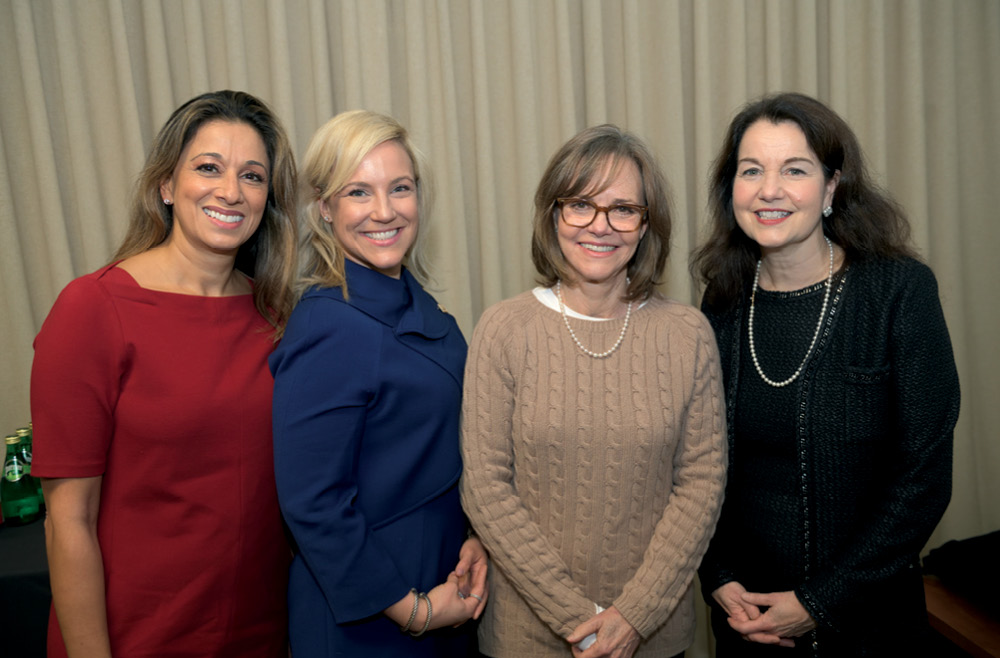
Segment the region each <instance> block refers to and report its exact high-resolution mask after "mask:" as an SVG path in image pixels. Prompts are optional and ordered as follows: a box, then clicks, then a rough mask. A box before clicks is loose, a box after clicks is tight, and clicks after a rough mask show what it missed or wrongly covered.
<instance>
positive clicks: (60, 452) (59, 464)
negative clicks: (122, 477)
mask: <svg viewBox="0 0 1000 658" xmlns="http://www.w3.org/2000/svg"><path fill="white" fill-rule="evenodd" d="M34 347H35V357H34V362H33V363H32V368H31V417H32V423H33V430H34V459H33V463H32V472H33V473H34V474H35V475H38V476H41V477H93V476H97V475H101V474H103V473H104V468H105V464H106V460H107V453H108V447H109V445H110V442H111V436H112V432H113V415H114V410H115V406H116V403H117V400H118V395H119V392H120V384H121V380H122V377H123V374H124V369H125V348H124V338H123V334H122V329H121V324H120V322H119V320H118V313H117V309H116V307H115V304H114V300H113V299H112V298H111V296H110V295H109V294H108V292H107V290H106V289H105V288H104V286H103V285H102V284H101V283H100V281H99V280H98V279H97V278H95V277H93V276H88V277H83V278H80V279H77V280H75V281H73V282H71V283H70V284H69V285H68V286H66V288H65V289H64V290H63V292H62V293H61V294H60V295H59V298H58V299H57V300H56V303H55V305H54V306H53V307H52V310H51V311H50V312H49V315H48V317H47V318H46V319H45V322H44V324H43V325H42V329H41V331H40V332H39V333H38V336H36V338H35V342H34Z"/></svg>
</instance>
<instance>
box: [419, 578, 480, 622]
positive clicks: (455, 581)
mask: <svg viewBox="0 0 1000 658" xmlns="http://www.w3.org/2000/svg"><path fill="white" fill-rule="evenodd" d="M427 598H429V599H430V600H431V605H433V606H434V610H433V614H432V615H431V626H430V627H431V629H434V628H444V627H445V626H461V625H462V624H464V623H465V622H467V621H468V620H470V619H472V616H473V615H475V614H476V608H477V607H478V606H479V601H478V600H477V599H476V598H474V597H472V596H466V597H464V598H463V597H462V596H459V578H458V576H457V575H456V574H455V573H454V572H452V573H451V574H449V575H448V580H446V581H445V582H443V583H441V584H440V585H438V586H437V587H435V588H434V589H432V590H431V591H429V592H427ZM421 612H423V606H421ZM417 617H418V618H421V619H423V620H424V621H425V622H426V620H427V616H426V615H422V614H420V613H418V614H417ZM414 625H416V622H414ZM419 628H423V626H422V625H421V626H420V627H419Z"/></svg>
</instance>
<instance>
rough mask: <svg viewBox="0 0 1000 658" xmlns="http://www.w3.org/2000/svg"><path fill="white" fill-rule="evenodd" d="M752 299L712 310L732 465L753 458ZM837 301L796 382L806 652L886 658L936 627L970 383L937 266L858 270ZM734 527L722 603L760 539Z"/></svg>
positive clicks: (722, 540)
mask: <svg viewBox="0 0 1000 658" xmlns="http://www.w3.org/2000/svg"><path fill="white" fill-rule="evenodd" d="M749 292H750V290H749V286H748V288H747V290H746V296H745V297H744V298H743V299H742V300H741V301H740V302H739V303H737V304H736V306H735V307H733V308H730V309H726V310H722V311H721V312H720V311H719V310H717V309H712V308H708V307H705V306H704V305H703V308H702V310H703V311H704V312H705V314H706V315H707V316H708V319H709V321H710V322H711V323H712V326H713V327H714V329H715V332H716V336H717V338H718V342H719V351H720V353H721V356H722V369H723V374H724V376H725V384H726V399H727V419H728V425H729V448H730V450H729V459H730V465H732V464H733V463H734V462H735V460H739V459H740V441H739V437H735V436H734V435H733V428H734V402H735V400H736V399H737V391H738V387H739V381H738V378H737V377H735V376H734V374H736V373H739V372H740V367H739V366H740V364H739V359H740V340H741V328H745V326H746V318H745V314H746V311H747V308H748V299H749ZM830 303H831V307H830V310H829V312H828V315H827V319H826V321H825V322H824V326H823V328H822V331H821V333H820V337H819V340H818V341H817V345H816V351H815V353H814V354H813V356H812V357H811V358H810V359H809V362H808V363H807V365H806V366H805V368H804V369H803V372H802V374H801V376H800V377H799V379H798V380H796V381H795V382H794V383H793V384H791V386H794V387H795V389H796V396H797V399H798V401H799V402H798V404H799V410H800V413H799V415H798V420H797V426H796V430H797V434H798V455H799V471H800V472H799V477H800V491H801V493H802V497H801V509H802V511H803V515H802V518H803V524H804V526H805V527H804V528H802V532H801V537H802V543H803V545H802V546H801V550H802V553H803V556H804V573H802V574H801V578H800V579H799V582H798V585H797V587H796V588H795V593H796V595H797V596H798V598H799V600H800V601H801V602H802V604H803V605H804V606H805V608H806V609H807V610H808V611H809V613H810V614H811V615H812V616H813V618H814V619H815V620H816V622H817V624H818V627H817V629H816V631H814V632H813V633H812V634H810V635H811V637H809V638H802V640H805V642H802V640H800V641H799V644H805V645H807V646H811V647H812V648H813V651H811V652H810V653H813V654H814V655H854V656H861V655H879V654H880V651H881V649H879V648H878V647H884V643H885V642H887V641H889V642H893V641H895V642H897V643H898V642H899V640H900V639H901V637H906V636H910V637H912V636H913V635H914V634H918V635H919V634H920V632H921V631H922V630H923V629H924V628H925V627H926V612H925V604H924V596H923V584H922V580H921V575H920V569H919V557H918V556H919V552H920V550H921V549H922V548H923V546H924V544H925V543H926V542H927V540H928V538H929V537H930V534H931V532H932V531H933V530H934V528H935V526H936V525H937V523H938V521H939V520H940V518H941V515H942V514H943V513H944V511H945V508H946V507H947V505H948V501H949V499H950V497H951V474H952V432H953V429H954V426H955V422H956V420H957V418H958V408H959V384H958V373H957V372H956V369H955V362H954V357H953V354H952V348H951V341H950V339H949V337H948V330H947V327H946V326H945V320H944V315H943V313H942V310H941V304H940V301H939V299H938V292H937V282H936V280H935V278H934V275H933V273H932V272H931V270H930V269H929V268H928V267H927V266H925V265H923V264H921V263H919V262H917V261H915V260H912V259H902V260H895V261H882V260H879V261H871V262H859V263H855V264H852V265H851V266H850V267H849V268H848V269H847V271H846V272H845V273H844V275H843V277H842V278H841V279H840V281H839V285H838V286H837V287H835V288H834V291H833V295H832V297H831V300H830ZM751 372H752V371H751ZM741 495H753V492H745V491H733V490H731V488H730V489H727V491H726V499H727V500H730V499H736V498H737V497H739V496H741ZM726 525H727V524H726V507H725V505H724V506H723V509H722V518H721V520H720V523H719V527H718V530H717V532H716V535H715V537H714V538H713V540H712V543H711V546H710V547H709V550H708V553H707V554H706V556H705V559H704V561H703V563H702V566H701V569H700V571H699V575H700V577H701V584H702V590H703V592H704V595H705V598H706V600H707V601H708V602H709V603H710V604H713V603H714V602H713V600H712V599H711V593H712V592H713V591H714V590H715V589H716V588H718V587H719V586H721V585H723V584H725V583H727V582H729V581H732V580H736V581H739V580H741V575H740V574H739V573H733V572H732V571H731V570H730V569H731V566H730V565H731V564H732V562H733V560H732V559H731V557H730V556H731V555H733V554H734V553H735V552H736V551H739V550H740V546H741V544H743V543H744V542H747V541H753V538H752V537H737V536H731V535H730V534H729V533H727V531H726ZM760 531H761V532H767V528H766V527H762V528H760ZM897 646H898V644H897ZM844 651H848V652H849V653H844Z"/></svg>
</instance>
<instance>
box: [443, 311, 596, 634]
mask: <svg viewBox="0 0 1000 658" xmlns="http://www.w3.org/2000/svg"><path fill="white" fill-rule="evenodd" d="M497 311H498V308H497V307H493V308H491V309H489V310H487V311H486V312H485V313H484V314H483V317H482V318H481V319H480V321H479V324H478V325H477V326H476V329H475V331H474V333H473V336H472V344H471V345H470V348H469V358H468V361H467V366H466V372H465V394H464V396H463V400H462V459H463V462H464V470H463V473H462V480H461V493H462V504H463V507H464V508H465V512H466V515H467V516H468V517H469V521H470V522H471V523H472V526H473V528H474V529H475V531H476V534H477V535H478V536H479V538H480V540H481V541H482V542H483V544H484V545H485V547H486V550H487V551H488V552H489V554H490V558H491V560H492V561H493V564H494V566H496V567H497V568H499V569H500V570H501V571H503V573H504V575H505V576H506V577H507V578H508V579H509V580H510V581H511V583H512V584H513V585H514V587H515V588H516V589H517V591H518V593H519V594H520V595H521V596H522V597H523V598H524V600H525V601H526V602H527V603H528V605H529V606H531V608H532V610H534V612H535V614H537V615H538V617H539V618H540V619H541V620H542V621H543V622H544V623H545V624H546V625H548V626H549V628H551V629H552V630H553V632H555V633H556V634H557V635H559V636H561V637H567V636H569V635H570V634H571V633H572V632H573V630H575V629H576V627H577V626H579V625H580V624H582V623H583V622H585V621H586V620H588V619H590V618H591V617H593V616H594V602H593V601H591V600H590V599H588V598H587V596H586V594H584V592H583V589H582V588H581V587H580V586H579V585H578V584H577V583H575V582H574V581H573V579H572V577H571V576H570V573H569V569H568V567H567V566H566V564H565V563H564V562H563V560H562V559H561V558H560V556H559V555H558V553H557V552H556V550H555V548H554V547H553V546H552V545H551V544H550V543H549V542H548V540H547V539H546V538H545V536H544V534H543V533H542V531H541V529H540V528H539V527H538V525H537V524H536V523H535V522H534V521H533V520H532V518H531V515H530V514H529V513H528V510H527V508H526V507H525V505H524V503H523V502H522V501H521V499H520V497H519V495H518V492H517V490H516V488H515V487H514V449H513V439H512V415H513V411H514V403H515V400H514V391H515V388H516V386H517V381H516V373H515V372H514V371H513V369H512V367H511V364H510V362H509V360H508V356H507V354H506V353H505V339H507V338H509V337H510V335H511V334H512V332H514V330H515V327H516V324H517V323H516V322H511V321H510V318H505V317H504V314H503V313H498V312H497Z"/></svg>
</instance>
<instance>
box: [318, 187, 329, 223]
mask: <svg viewBox="0 0 1000 658" xmlns="http://www.w3.org/2000/svg"><path fill="white" fill-rule="evenodd" d="M317 191H318V190H317ZM318 205H319V216H320V217H329V216H330V206H329V204H327V202H326V199H320V200H319V204H318Z"/></svg>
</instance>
